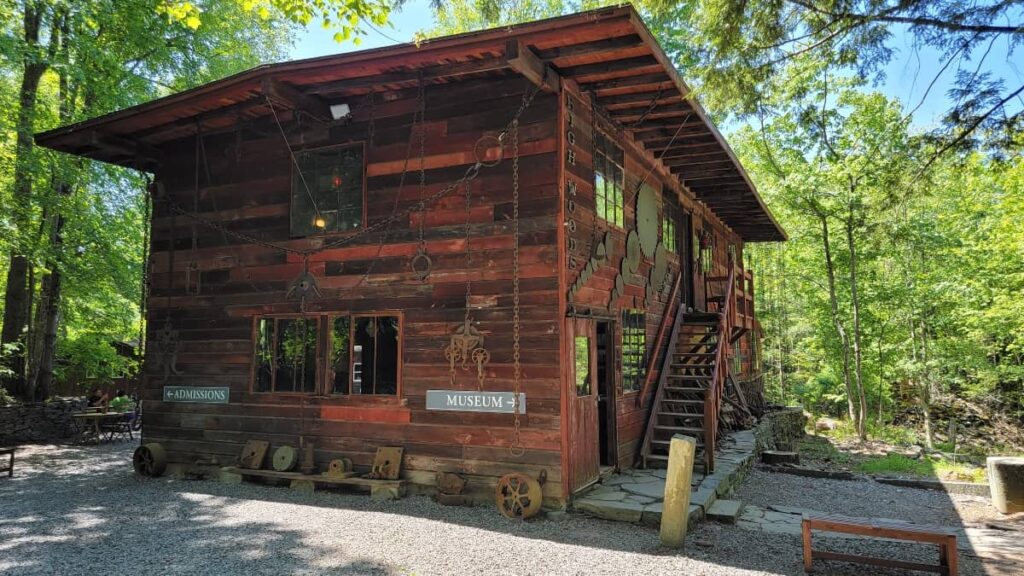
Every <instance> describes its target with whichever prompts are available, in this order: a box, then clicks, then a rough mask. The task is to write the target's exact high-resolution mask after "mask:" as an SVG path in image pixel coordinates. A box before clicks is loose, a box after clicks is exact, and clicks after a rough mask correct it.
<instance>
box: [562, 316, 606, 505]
mask: <svg viewBox="0 0 1024 576" xmlns="http://www.w3.org/2000/svg"><path fill="white" fill-rule="evenodd" d="M570 324H571V326H572V330H571V331H570V334H569V337H570V338H571V340H570V342H569V346H568V348H569V360H570V363H571V366H570V369H569V370H567V372H568V373H569V374H571V378H570V379H569V382H568V384H569V386H568V387H567V388H568V389H567V390H566V394H568V395H569V468H570V475H569V478H570V480H569V482H570V485H569V488H570V490H571V491H572V492H576V491H577V490H579V489H581V488H583V487H585V486H587V485H589V484H591V483H593V482H594V481H595V480H597V477H598V474H599V466H600V453H599V452H600V450H599V444H600V438H599V433H598V432H599V428H598V409H597V385H596V384H597V338H596V331H595V327H594V321H593V320H581V319H578V318H577V319H573V320H572V321H570Z"/></svg>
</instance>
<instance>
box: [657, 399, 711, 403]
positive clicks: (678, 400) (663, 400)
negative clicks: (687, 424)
mask: <svg viewBox="0 0 1024 576" xmlns="http://www.w3.org/2000/svg"><path fill="white" fill-rule="evenodd" d="M661 401H662V402H672V403H673V404H703V403H704V401H703V400H687V399H684V398H662V399H661Z"/></svg>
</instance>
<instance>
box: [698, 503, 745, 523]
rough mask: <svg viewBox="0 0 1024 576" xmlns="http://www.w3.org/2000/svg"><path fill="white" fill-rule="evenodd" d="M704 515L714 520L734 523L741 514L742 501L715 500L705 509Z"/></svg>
mask: <svg viewBox="0 0 1024 576" xmlns="http://www.w3.org/2000/svg"><path fill="white" fill-rule="evenodd" d="M705 515H706V516H707V517H708V518H709V519H711V520H714V521H716V522H721V523H723V524H735V523H736V520H738V519H739V517H740V516H742V515H743V501H742V500H715V501H714V502H713V503H712V504H711V506H710V507H709V508H708V509H707V512H705Z"/></svg>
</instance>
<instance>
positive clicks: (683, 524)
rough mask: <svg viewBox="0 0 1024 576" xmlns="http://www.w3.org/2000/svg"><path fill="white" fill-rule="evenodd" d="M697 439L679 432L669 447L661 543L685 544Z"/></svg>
mask: <svg viewBox="0 0 1024 576" xmlns="http://www.w3.org/2000/svg"><path fill="white" fill-rule="evenodd" d="M696 451H697V440H695V439H694V438H690V437H689V436H681V435H679V434H676V435H675V436H673V437H672V442H671V444H669V449H668V474H667V475H666V478H665V502H664V503H663V504H662V508H661V543H662V544H663V545H665V546H668V547H669V548H682V547H683V541H684V540H686V528H687V524H688V523H689V521H690V480H691V479H692V478H693V458H694V454H695V453H696Z"/></svg>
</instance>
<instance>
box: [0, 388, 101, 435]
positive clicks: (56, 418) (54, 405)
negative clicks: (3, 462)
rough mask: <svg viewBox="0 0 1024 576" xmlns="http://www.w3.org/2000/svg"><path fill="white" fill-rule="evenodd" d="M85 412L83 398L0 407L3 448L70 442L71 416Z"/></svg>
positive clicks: (0, 430) (0, 432)
mask: <svg viewBox="0 0 1024 576" xmlns="http://www.w3.org/2000/svg"><path fill="white" fill-rule="evenodd" d="M83 410H85V400H83V399H80V398H67V399H64V398H61V399H57V400H51V401H49V402H38V403H32V404H12V405H10V406H0V446H9V445H12V444H23V443H27V442H52V441H55V440H61V439H63V438H67V437H68V436H69V435H70V434H71V432H72V430H73V424H72V421H71V414H72V413H74V412H81V411H83Z"/></svg>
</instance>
